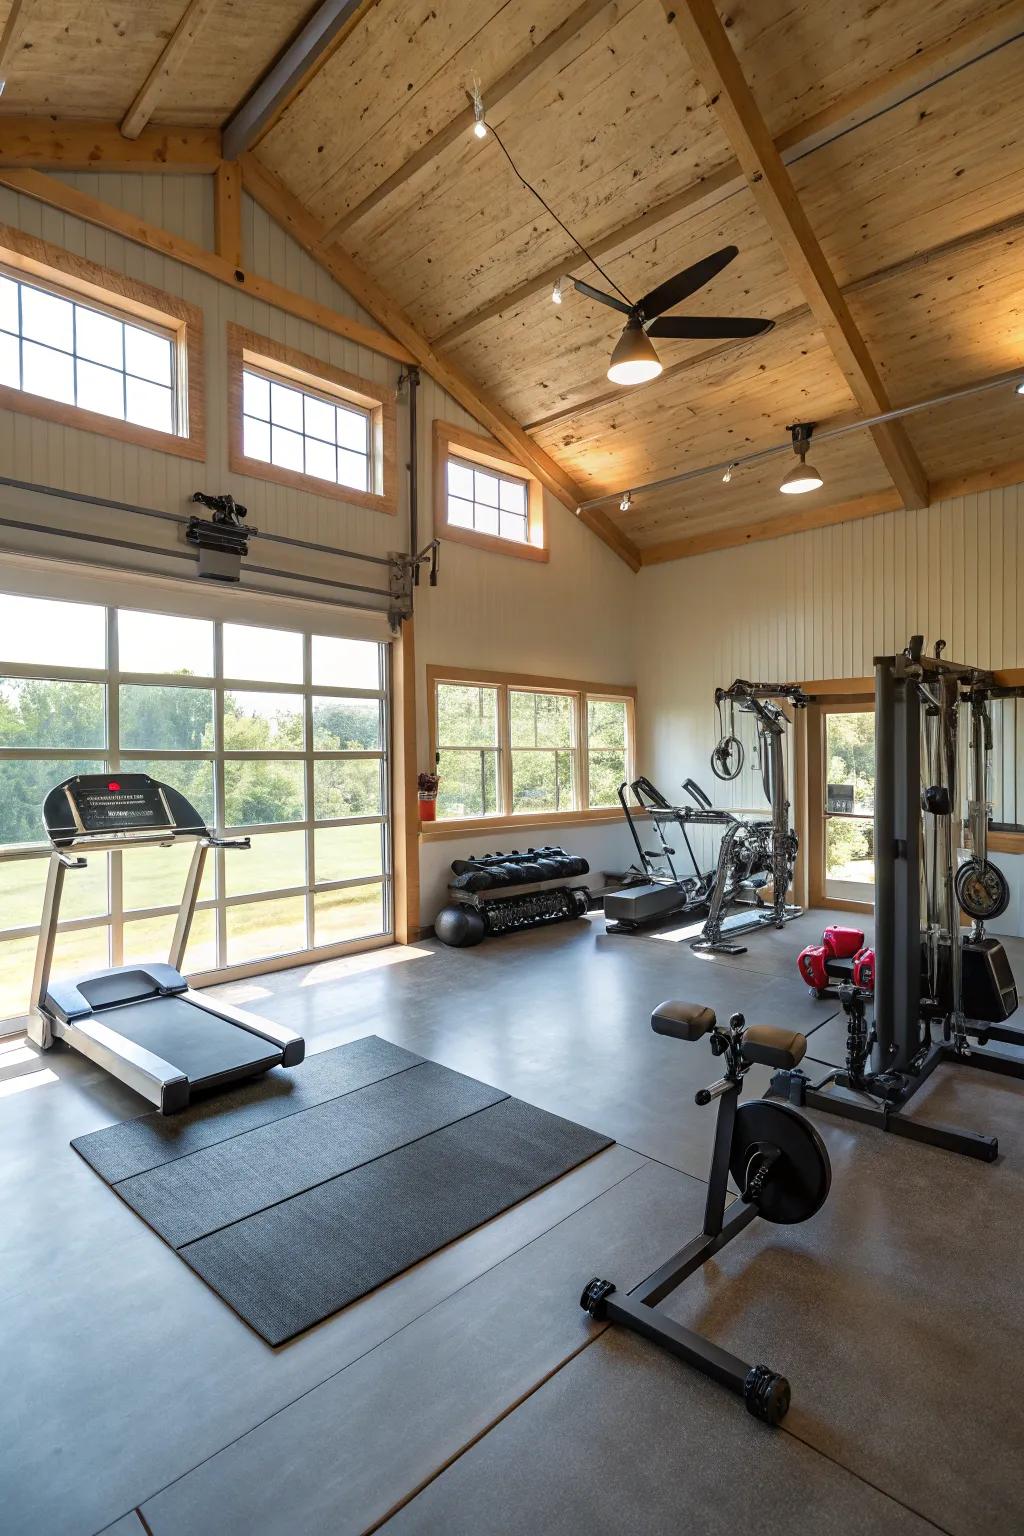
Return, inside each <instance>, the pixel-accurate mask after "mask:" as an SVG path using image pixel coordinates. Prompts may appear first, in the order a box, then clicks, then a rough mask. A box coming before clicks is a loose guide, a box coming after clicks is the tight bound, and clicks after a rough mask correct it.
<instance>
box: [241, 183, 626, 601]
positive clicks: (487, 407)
mask: <svg viewBox="0 0 1024 1536" xmlns="http://www.w3.org/2000/svg"><path fill="white" fill-rule="evenodd" d="M241 165H242V183H243V185H244V187H245V189H246V191H247V192H248V193H249V195H250V196H251V197H253V198H255V200H256V202H258V203H259V204H260V206H261V207H262V208H264V209H265V210H266V212H267V213H269V214H270V216H271V217H272V218H273V219H275V220H276V222H277V223H278V224H280V225H281V227H282V228H283V229H285V230H287V231H288V233H289V234H291V235H292V237H293V238H294V239H295V240H297V241H298V243H299V245H301V246H302V248H303V249H304V250H305V251H306V252H307V253H308V254H309V255H311V256H312V257H313V258H314V260H316V261H317V262H319V263H320V265H321V266H323V267H324V268H325V270H326V271H327V272H328V273H329V274H330V276H331V277H333V278H334V280H335V282H337V283H339V284H340V286H341V287H342V288H344V289H345V290H346V292H347V293H350V294H351V295H352V297H353V298H354V299H355V300H356V302H357V303H358V304H361V305H362V306H363V308H364V309H365V310H367V311H368V313H369V314H371V315H373V317H374V319H375V320H376V321H377V322H378V324H379V325H383V326H384V327H385V328H386V329H387V330H389V331H390V332H391V334H392V335H393V336H394V337H395V338H396V339H397V340H398V341H400V342H401V343H402V345H403V346H405V347H407V348H408V350H409V352H410V353H411V354H412V357H413V359H414V361H415V362H417V363H418V364H419V365H420V367H422V368H423V369H424V370H425V371H426V372H427V373H429V374H430V376H431V378H433V379H435V380H436V382H437V383H438V384H440V385H441V387H442V388H443V389H445V390H446V391H447V392H448V394H450V395H451V396H452V398H453V399H454V400H457V401H458V403H459V404H460V405H461V406H462V408H463V409H464V410H466V411H468V412H469V413H470V415H471V416H473V417H474V419H475V420H476V421H478V422H479V423H480V425H481V426H483V427H485V428H486V429H487V431H488V432H490V433H491V435H492V437H495V438H496V439H497V440H498V442H500V443H503V444H504V446H505V447H506V448H508V449H509V450H510V452H512V453H513V454H514V455H515V457H516V459H517V460H518V461H519V462H520V463H521V464H523V465H525V467H526V468H527V469H529V470H530V472H531V473H532V474H534V475H536V477H537V479H538V480H540V481H541V482H542V483H543V484H544V485H545V486H547V488H548V490H549V491H550V492H551V493H552V495H554V496H556V497H557V498H558V500H559V501H560V502H561V503H562V505H563V506H565V507H568V508H569V510H570V511H572V512H575V513H576V514H577V515H578V516H579V518H580V521H581V522H583V523H585V524H586V525H587V527H588V528H590V529H591V531H592V532H593V533H595V534H596V535H597V536H598V538H599V539H601V540H602V541H603V542H604V543H605V544H607V545H608V547H609V549H611V550H613V551H614V553H615V554H616V555H618V557H619V558H620V560H624V561H625V563H626V564H627V565H628V566H629V567H630V569H631V570H634V571H635V570H638V569H639V566H640V556H639V552H638V551H637V549H636V547H635V546H634V544H633V543H632V541H631V540H630V539H628V538H627V537H626V536H625V535H624V534H623V533H621V532H620V530H619V529H618V528H616V527H615V524H614V523H613V522H612V521H611V519H610V518H609V517H607V516H606V515H605V514H604V513H603V512H601V511H600V509H599V508H592V509H588V510H585V511H582V512H581V511H580V510H579V504H580V502H582V501H583V500H584V496H583V493H582V492H581V490H580V488H579V486H578V485H577V484H576V482H575V481H574V480H573V479H572V478H571V476H569V475H568V474H566V472H565V470H563V469H562V468H561V466H560V465H559V464H557V463H556V461H555V460H554V459H552V458H551V457H550V455H549V454H547V453H546V452H545V451H544V449H543V448H541V447H540V445H539V444H538V443H536V442H534V440H533V438H531V437H530V436H529V435H528V434H527V433H526V432H524V431H523V429H522V427H521V426H520V425H519V423H518V422H517V421H515V420H514V419H513V417H512V416H510V415H509V413H508V411H506V410H505V408H504V406H502V405H500V404H499V403H498V401H496V400H494V399H492V397H491V396H490V395H489V394H488V393H487V392H486V391H485V390H483V389H481V387H480V386H479V385H478V384H476V383H475V382H474V381H473V380H472V379H470V378H469V377H468V375H467V374H465V373H464V372H463V371H462V369H461V368H460V367H459V365H458V364H457V363H455V362H453V361H452V359H451V358H448V357H446V356H445V355H444V353H442V352H440V351H439V350H438V349H437V348H436V347H434V346H433V345H432V344H431V343H430V342H429V341H427V339H426V338H425V337H424V336H422V335H421V334H420V333H419V331H418V330H417V329H416V327H415V326H414V325H413V323H412V321H411V320H410V319H409V317H408V315H407V314H406V313H405V311H404V310H403V309H401V307H400V306H399V305H398V304H397V303H396V302H395V301H394V299H392V298H390V297H389V296H388V295H387V294H386V293H385V292H384V291H383V289H381V288H380V287H379V285H378V284H377V283H376V282H375V281H374V279H373V278H372V277H370V276H369V274H368V273H366V272H364V271H363V269H362V268H361V267H360V266H359V265H358V264H357V263H356V262H355V261H353V259H352V257H351V256H349V255H348V254H347V252H345V251H343V250H342V249H341V247H340V246H337V245H330V244H329V243H328V242H327V241H326V238H325V234H326V232H325V230H324V227H323V225H322V224H321V223H320V221H319V220H318V219H316V218H314V216H313V215H312V214H311V213H309V212H308V210H307V209H306V208H304V207H303V205H302V204H301V203H300V202H299V201H298V199H297V198H296V197H294V196H293V195H292V193H291V192H289V191H288V189H287V187H285V186H284V184H283V183H282V182H281V181H279V180H278V178H277V177H276V176H275V175H274V174H273V173H272V172H271V171H268V170H267V168H266V167H265V166H263V165H261V164H260V162H259V161H258V160H256V159H255V158H254V157H253V156H252V155H244V156H242V160H241Z"/></svg>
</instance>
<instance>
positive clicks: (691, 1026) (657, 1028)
mask: <svg viewBox="0 0 1024 1536" xmlns="http://www.w3.org/2000/svg"><path fill="white" fill-rule="evenodd" d="M715 1023H716V1020H715V1010H714V1009H713V1008H708V1007H706V1006H705V1004H704V1003H673V1002H667V1003H659V1004H658V1006H657V1008H655V1010H654V1012H653V1013H652V1014H651V1028H652V1029H653V1030H654V1033H655V1034H656V1035H671V1036H672V1038H673V1039H674V1040H700V1039H702V1038H703V1036H704V1035H706V1034H708V1033H709V1032H710V1031H711V1030H712V1029H714V1027H715Z"/></svg>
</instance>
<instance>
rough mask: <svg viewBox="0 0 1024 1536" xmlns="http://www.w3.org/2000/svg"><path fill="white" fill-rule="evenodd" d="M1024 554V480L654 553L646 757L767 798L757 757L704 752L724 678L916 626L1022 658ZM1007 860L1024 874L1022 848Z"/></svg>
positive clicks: (648, 583)
mask: <svg viewBox="0 0 1024 1536" xmlns="http://www.w3.org/2000/svg"><path fill="white" fill-rule="evenodd" d="M1022 558H1024V486H1020V485H1018V486H1012V487H1009V488H1008V489H1006V490H999V491H988V492H985V493H983V494H978V495H973V496H964V497H957V498H954V499H952V500H949V501H943V502H940V503H938V504H937V505H935V506H932V507H928V508H925V509H923V510H921V511H917V512H892V513H886V514H884V515H883V516H880V517H873V518H869V519H866V520H864V521H860V522H852V523H844V524H841V525H839V526H838V527H834V528H822V529H816V530H813V531H810V532H807V533H800V534H793V535H791V536H789V537H787V538H783V539H775V540H771V541H769V542H766V543H762V544H751V545H748V546H747V547H745V548H743V549H735V550H719V551H716V552H714V553H713V554H707V555H700V556H698V557H696V558H694V559H690V560H680V561H675V562H673V563H671V564H667V565H660V566H648V567H646V568H645V569H644V570H642V571H641V573H640V576H639V578H638V580H637V583H636V589H635V598H634V602H635V607H634V614H635V622H634V643H635V655H636V660H637V672H638V675H639V678H640V686H641V702H642V709H641V716H640V719H641V726H640V759H639V761H640V767H641V771H643V772H645V773H647V774H648V775H649V776H650V777H651V778H652V779H653V780H654V781H655V783H657V784H659V785H661V786H662V787H663V788H664V789H665V791H666V792H667V793H668V794H669V795H670V796H674V795H675V793H676V792H677V790H678V787H679V784H680V781H681V780H682V779H684V778H686V777H687V776H690V775H692V776H693V777H694V778H696V779H697V781H698V782H699V783H702V784H704V785H705V786H706V787H708V789H709V792H711V790H712V788H713V790H714V796H713V798H715V800H716V802H717V803H719V804H749V803H754V804H756V803H759V800H758V799H757V798H755V797H756V796H757V779H756V774H755V772H754V768H753V765H752V764H750V763H749V762H748V764H747V766H746V767H745V768H744V771H743V774H742V776H741V779H740V780H739V781H738V782H737V784H736V785H735V786H732V785H725V786H723V785H719V784H717V783H715V782H714V780H713V779H712V775H711V771H710V768H709V766H708V758H709V754H710V752H711V748H712V746H713V745H714V742H715V739H716V734H717V721H716V719H715V716H714V709H713V702H712V701H713V695H714V690H715V688H716V686H719V685H724V684H726V683H729V682H731V681H732V679H733V678H735V677H746V678H758V679H768V680H772V681H774V680H779V679H781V680H783V681H790V680H796V681H814V680H817V679H823V678H831V677H862V676H867V675H868V674H869V673H870V672H871V671H872V662H873V658H874V657H875V656H878V655H887V654H891V653H892V652H894V651H897V650H901V649H902V648H903V646H905V645H906V643H907V641H908V640H909V638H910V636H911V635H912V634H924V635H925V637H926V639H927V641H928V643H929V645H931V644H932V643H933V642H934V641H935V640H937V639H943V640H945V641H946V643H947V651H946V654H947V655H948V656H950V657H952V658H954V659H956V660H962V661H973V662H976V663H977V664H978V665H979V666H984V667H1015V666H1021V665H1024V588H1022V581H1021V577H1022V568H1021V561H1022ZM704 848H705V855H707V854H709V853H711V852H713V843H712V842H711V840H708V841H706V842H705V844H704ZM999 863H1000V864H1001V865H1003V866H1004V868H1005V869H1006V873H1007V875H1008V876H1012V879H1013V882H1014V884H1015V885H1016V884H1020V885H1021V886H1024V876H1022V877H1020V879H1018V877H1017V875H1016V873H1015V866H1017V865H1019V864H1024V858H1020V859H1018V858H1015V857H1013V856H1009V857H1007V856H1002V855H1001V856H1000V858H999ZM1021 905H1022V903H1021V901H1020V898H1015V905H1014V908H1011V912H1010V913H1008V914H1007V918H1006V920H1005V921H1007V922H1011V923H1013V924H1014V925H1015V926H1014V928H1013V930H1012V931H1020V918H1019V916H1016V915H1015V913H1017V911H1018V909H1019V908H1020V907H1021ZM1007 931H1010V930H1007Z"/></svg>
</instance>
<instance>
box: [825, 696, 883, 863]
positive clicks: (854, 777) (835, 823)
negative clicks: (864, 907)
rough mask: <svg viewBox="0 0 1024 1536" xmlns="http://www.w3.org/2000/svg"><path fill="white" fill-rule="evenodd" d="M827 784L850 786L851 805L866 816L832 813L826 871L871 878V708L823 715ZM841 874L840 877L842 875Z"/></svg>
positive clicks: (829, 821) (873, 774) (872, 836)
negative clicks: (855, 817)
mask: <svg viewBox="0 0 1024 1536" xmlns="http://www.w3.org/2000/svg"><path fill="white" fill-rule="evenodd" d="M825 722H826V723H825V757H826V768H827V772H826V783H827V784H852V785H853V805H854V812H855V814H856V815H857V816H860V815H863V816H864V817H865V818H867V819H865V820H863V821H861V820H852V819H851V820H846V819H845V818H837V817H834V816H833V817H830V818H829V820H828V822H827V824H826V829H825V870H826V873H827V874H828V875H831V876H832V877H833V878H835V877H837V876H840V877H845V878H846V879H857V880H873V879H874V862H873V861H874V823H873V821H872V820H871V819H870V818H871V816H872V814H873V812H874V808H875V717H874V714H873V713H872V712H871V710H857V711H855V712H854V713H851V714H842V715H838V714H837V715H832V714H830V715H826V717H825ZM841 872H842V875H841Z"/></svg>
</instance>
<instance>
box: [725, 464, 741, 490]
mask: <svg viewBox="0 0 1024 1536" xmlns="http://www.w3.org/2000/svg"><path fill="white" fill-rule="evenodd" d="M734 469H739V465H738V464H737V463H736V460H735V459H733V461H732V463H731V464H727V465H726V466H725V474H724V475H723V476H722V484H723V485H728V484H729V482H730V480H731V479H732V472H733V470H734Z"/></svg>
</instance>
